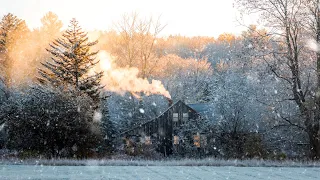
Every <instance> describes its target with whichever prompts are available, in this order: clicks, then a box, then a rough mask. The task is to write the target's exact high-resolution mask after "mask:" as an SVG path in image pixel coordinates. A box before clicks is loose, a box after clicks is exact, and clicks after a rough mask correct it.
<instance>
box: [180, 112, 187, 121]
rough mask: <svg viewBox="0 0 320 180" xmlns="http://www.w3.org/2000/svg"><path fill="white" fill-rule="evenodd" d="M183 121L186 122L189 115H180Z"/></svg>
mask: <svg viewBox="0 0 320 180" xmlns="http://www.w3.org/2000/svg"><path fill="white" fill-rule="evenodd" d="M182 118H183V121H187V120H188V119H189V113H183V114H182Z"/></svg>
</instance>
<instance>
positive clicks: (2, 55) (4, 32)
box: [0, 13, 24, 94]
mask: <svg viewBox="0 0 320 180" xmlns="http://www.w3.org/2000/svg"><path fill="white" fill-rule="evenodd" d="M22 23H24V21H22V20H21V19H19V18H17V16H15V15H13V14H11V13H9V14H7V15H5V16H3V18H2V20H1V22H0V64H1V67H0V70H1V74H2V77H0V80H1V81H2V83H3V84H4V85H5V87H7V88H9V87H10V86H11V72H10V70H11V65H12V60H10V57H9V52H10V48H12V44H13V42H12V41H13V37H14V35H13V34H14V32H15V31H16V30H17V29H18V27H19V26H20V25H21V24H22ZM6 94H7V92H6Z"/></svg>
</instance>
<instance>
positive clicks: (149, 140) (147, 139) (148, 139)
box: [145, 136, 152, 145]
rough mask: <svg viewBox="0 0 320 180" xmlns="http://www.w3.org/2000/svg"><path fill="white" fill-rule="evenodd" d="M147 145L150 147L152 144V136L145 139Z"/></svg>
mask: <svg viewBox="0 0 320 180" xmlns="http://www.w3.org/2000/svg"><path fill="white" fill-rule="evenodd" d="M145 144H148V145H150V144H152V142H151V138H150V136H146V137H145Z"/></svg>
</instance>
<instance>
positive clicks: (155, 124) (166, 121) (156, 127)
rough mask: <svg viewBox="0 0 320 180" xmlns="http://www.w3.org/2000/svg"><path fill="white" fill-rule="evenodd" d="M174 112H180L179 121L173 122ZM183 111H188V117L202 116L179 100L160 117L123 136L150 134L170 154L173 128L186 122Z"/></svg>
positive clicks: (162, 149)
mask: <svg viewBox="0 0 320 180" xmlns="http://www.w3.org/2000/svg"><path fill="white" fill-rule="evenodd" d="M173 113H178V121H177V122H173ZM183 113H188V116H189V117H188V119H195V118H199V117H200V116H199V115H198V113H197V112H196V111H194V110H193V109H191V108H190V107H189V106H187V105H185V104H184V103H183V102H181V101H178V102H177V103H175V104H174V105H173V106H171V108H169V109H168V110H167V111H165V112H164V113H163V114H162V115H160V116H159V117H157V118H155V119H153V120H152V121H149V122H146V123H144V124H142V125H140V126H138V127H135V128H134V129H132V130H130V131H127V132H126V133H124V134H123V136H127V137H130V136H136V137H137V136H140V137H144V136H150V137H151V139H153V140H157V141H159V143H160V144H161V145H160V146H161V148H160V151H161V152H164V151H165V152H166V153H169V154H170V153H171V152H172V144H173V136H174V132H173V128H174V127H177V126H180V125H181V124H183V123H184V119H183ZM153 143H154V142H153Z"/></svg>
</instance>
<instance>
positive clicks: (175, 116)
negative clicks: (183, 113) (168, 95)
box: [173, 113, 179, 122]
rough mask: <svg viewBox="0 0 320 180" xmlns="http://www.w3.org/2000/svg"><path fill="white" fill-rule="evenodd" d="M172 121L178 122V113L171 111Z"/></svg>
mask: <svg viewBox="0 0 320 180" xmlns="http://www.w3.org/2000/svg"><path fill="white" fill-rule="evenodd" d="M173 121H174V122H178V121H179V114H178V113H173Z"/></svg>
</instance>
